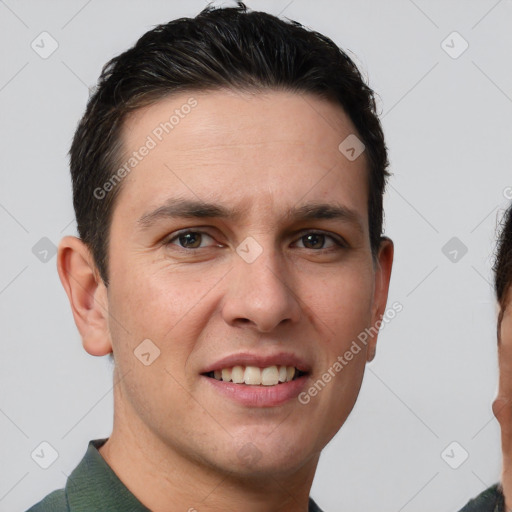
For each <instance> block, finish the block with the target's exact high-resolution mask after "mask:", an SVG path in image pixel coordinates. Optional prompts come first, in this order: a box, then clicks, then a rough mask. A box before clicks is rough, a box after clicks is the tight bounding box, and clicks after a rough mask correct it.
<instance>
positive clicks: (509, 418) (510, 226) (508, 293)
mask: <svg viewBox="0 0 512 512" xmlns="http://www.w3.org/2000/svg"><path fill="white" fill-rule="evenodd" d="M494 287H495V291H496V298H497V300H498V305H499V314H498V329H497V332H498V360H499V372H500V378H499V389H498V396H497V397H496V399H495V400H494V402H493V404H492V409H493V412H494V415H495V416H496V418H497V420H498V422H499V424H500V427H501V445H502V451H503V472H502V478H501V483H499V484H495V485H493V486H492V487H490V488H489V489H486V490H485V491H484V492H482V493H481V494H480V495H479V496H477V497H476V498H475V499H473V500H471V501H470V502H469V503H468V504H467V505H466V506H465V507H464V508H462V509H461V511H460V512H505V511H506V510H511V509H512V206H510V207H509V209H508V210H507V212H506V213H505V216H504V217H503V224H502V226H501V231H500V234H499V237H498V245H497V250H496V258H495V264H494Z"/></svg>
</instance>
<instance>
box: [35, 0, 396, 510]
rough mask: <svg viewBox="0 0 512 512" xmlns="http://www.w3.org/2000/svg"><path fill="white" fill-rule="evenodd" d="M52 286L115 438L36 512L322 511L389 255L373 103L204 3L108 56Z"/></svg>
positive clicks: (276, 29) (297, 38)
mask: <svg viewBox="0 0 512 512" xmlns="http://www.w3.org/2000/svg"><path fill="white" fill-rule="evenodd" d="M70 154H71V173H72V179H73V194H74V195H73V197H74V207H75V212H76V217H77V224H78V231H79V235H80V238H75V237H70V236H68V237H65V238H64V239H63V240H62V241H61V243H60V246H59V252H58V271H59V276H60V278H61V281H62V284H63V286H64V288H65V290H66V292H67V294H68V297H69V300H70V304H71V308H72V312H73V315H74V319H75V322H76V325H77V327H78V329H79V331H80V334H81V337H82V340H83V346H84V348H85V350H86V351H87V352H88V353H89V354H92V355H97V356H103V355H107V354H112V356H113V360H114V362H115V370H114V382H115V386H114V428H113V432H112V435H111V436H110V437H109V438H108V440H94V441H91V443H90V444H89V448H88V451H87V453H86V455H85V456H84V459H83V460H82V462H81V463H80V464H79V465H78V467H77V468H76V469H75V471H74V472H73V473H72V474H71V475H70V477H69V479H68V481H67V484H66V488H65V489H62V490H58V491H55V492H54V493H52V494H50V495H49V496H48V497H47V498H46V499H45V500H43V501H42V502H40V503H39V504H38V505H36V506H34V507H33V508H32V509H30V510H31V511H37V512H39V511H45V510H59V511H60V510H70V511H75V510H108V511H110V512H112V511H116V510H123V511H125V510H131V511H139V510H148V509H149V510H153V511H179V510H184V511H187V510H188V511H190V512H191V511H195V510H197V511H199V512H208V511H221V510H222V511H226V510H240V509H242V508H243V509H244V510H249V511H252V512H260V511H261V512H263V511H265V512H268V511H281V512H291V511H294V512H296V511H300V512H306V511H308V510H309V511H318V510H320V509H319V508H318V507H317V505H316V504H315V502H314V501H313V500H312V499H311V498H310V497H309V492H310V489H311V485H312V482H313V478H314V474H315V470H316V467H317V464H318V460H319V457H320V453H321V451H322V449H323V448H324V447H325V446H326V444H327V443H328V442H329V441H330V440H331V439H332V437H333V436H334V435H335V434H336V432H337V431H338V430H339V429H340V427H341V426H342V425H343V423H344V422H345V420H346V419H347V417H348V415H349V414H350V412H351V410H352V408H353V406H354V403H355V401H356V398H357V395H358V393H359V389H360V386H361V382H362V378H363V374H364V369H365V364H366V362H367V361H370V360H372V359H373V357H374V355H375V350H376V342H377V334H378V327H379V325H380V324H381V323H382V318H383V315H384V314H385V307H386V301H387V294H388V286H389V279H390V275H391V267H392V260H393V244H392V242H391V240H389V239H388V238H386V237H384V236H382V217H383V213H382V196H383V192H384V187H385V182H386V178H387V175H388V173H387V170H386V167H387V164H388V162H387V152H386V146H385V143H384V138H383V134H382V130H381V126H380V123H379V120H378V118H377V116H376V114H375V103H374V98H373V93H372V91H371V89H369V88H368V87H367V86H366V85H365V84H364V83H363V81H362V78H361V75H360V74H359V71H358V70H357V68H356V66H355V65H354V63H353V62H352V61H351V60H350V59H349V58H348V57H347V56H346V55H345V53H344V52H342V51H341V50H340V49H339V48H337V47H336V45H335V44H334V43H333V42H332V41H331V40H329V39H327V38H326V37H324V36H322V35H320V34H318V33H315V32H310V31H307V30H306V29H304V28H303V27H301V26H300V25H298V24H294V23H288V22H284V21H282V20H279V19H278V18H276V17H273V16H271V15H269V14H266V13H260V12H248V11H247V10H246V8H245V6H244V5H243V4H242V3H239V4H238V7H236V8H225V9H214V8H211V7H209V8H207V9H205V10H204V11H203V12H201V13H200V14H199V15H198V16H197V17H196V18H194V19H185V18H184V19H179V20H176V21H173V22H170V23H168V24H167V25H161V26H159V27H157V28H155V29H154V30H152V31H150V32H148V33H146V34H145V35H144V36H142V38H141V39H140V40H139V41H138V42H137V44H136V45H135V46H134V47H133V48H132V49H130V50H128V51H127V52H125V53H123V54H121V55H120V56H118V57H116V58H114V59H113V60H112V61H110V62H109V63H108V64H107V65H106V67H105V68H104V70H103V73H102V76H101V77H100V80H99V84H98V88H97V90H96V92H95V94H94V95H93V96H92V97H91V99H90V101H89V104H88V106H87V110H86V112H85V115H84V117H83V119H82V120H81V122H80V124H79V126H78V129H77V131H76V134H75V137H74V140H73V144H72V147H71V152H70Z"/></svg>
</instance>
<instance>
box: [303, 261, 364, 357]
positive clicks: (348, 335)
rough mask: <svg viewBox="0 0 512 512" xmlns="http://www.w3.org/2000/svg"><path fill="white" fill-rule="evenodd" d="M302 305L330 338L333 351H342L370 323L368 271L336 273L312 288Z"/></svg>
mask: <svg viewBox="0 0 512 512" xmlns="http://www.w3.org/2000/svg"><path fill="white" fill-rule="evenodd" d="M309 289H311V287H309ZM306 304H307V306H308V307H309V308H310V309H311V313H312V315H313V317H314V316H317V317H318V319H319V320H321V322H320V325H323V326H324V328H325V329H326V330H327V331H328V332H329V333H330V335H329V336H328V337H329V339H334V348H336V349H338V350H339V349H342V348H343V347H344V346H345V345H347V344H348V345H350V343H351V342H352V339H355V338H356V337H357V335H358V334H359V333H360V332H361V331H363V330H364V329H365V328H366V327H368V326H369V324H370V322H371V320H372V318H371V313H372V304H373V275H372V273H371V271H370V270H369V269H368V268H365V269H358V270H354V271H352V272H348V271H347V272H343V271H340V272H338V273H336V274H334V275H332V276H331V277H330V278H329V279H328V280H324V281H323V282H322V283H321V285H318V286H315V287H314V292H313V293H308V299H307V302H306ZM315 324H317V325H318V324H319V322H318V320H317V321H316V322H315Z"/></svg>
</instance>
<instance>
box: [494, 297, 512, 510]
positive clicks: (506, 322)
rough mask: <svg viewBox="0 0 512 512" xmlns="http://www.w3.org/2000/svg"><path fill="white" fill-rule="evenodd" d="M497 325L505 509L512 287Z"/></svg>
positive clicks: (509, 491) (511, 421) (510, 447)
mask: <svg viewBox="0 0 512 512" xmlns="http://www.w3.org/2000/svg"><path fill="white" fill-rule="evenodd" d="M507 295H508V296H507V298H506V301H505V304H504V309H503V317H502V320H501V323H500V325H499V334H498V336H499V338H498V339H499V342H498V361H499V386H498V396H497V397H496V399H495V400H494V402H493V404H492V408H493V412H494V415H495V416H496V419H497V420H498V422H499V424H500V428H501V447H502V454H503V470H502V479H501V482H502V485H503V493H504V495H505V504H506V509H507V510H510V509H512V307H511V300H512V288H509V290H508V294H507Z"/></svg>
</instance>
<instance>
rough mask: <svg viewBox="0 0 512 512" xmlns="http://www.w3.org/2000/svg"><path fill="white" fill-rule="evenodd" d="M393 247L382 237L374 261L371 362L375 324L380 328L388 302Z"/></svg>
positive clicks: (374, 346)
mask: <svg viewBox="0 0 512 512" xmlns="http://www.w3.org/2000/svg"><path fill="white" fill-rule="evenodd" d="M393 254H394V245H393V241H392V240H391V239H390V238H388V237H385V236H384V237H382V238H381V242H380V246H379V251H378V253H377V257H376V261H375V287H374V291H373V306H372V329H371V332H372V334H371V335H370V336H369V338H368V340H369V341H368V351H367V360H368V361H372V360H373V358H374V357H375V352H376V350H377V337H378V335H379V333H378V329H377V327H376V324H377V325H379V326H380V323H381V321H382V317H383V316H384V313H385V310H386V304H387V301H388V291H389V281H390V279H391V268H392V267H393Z"/></svg>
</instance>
